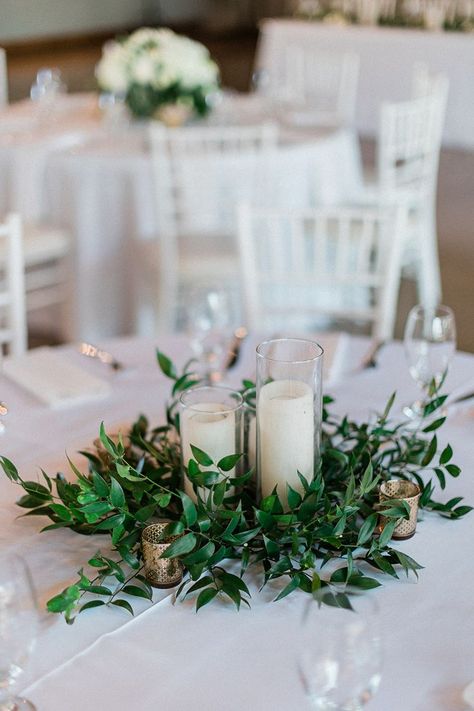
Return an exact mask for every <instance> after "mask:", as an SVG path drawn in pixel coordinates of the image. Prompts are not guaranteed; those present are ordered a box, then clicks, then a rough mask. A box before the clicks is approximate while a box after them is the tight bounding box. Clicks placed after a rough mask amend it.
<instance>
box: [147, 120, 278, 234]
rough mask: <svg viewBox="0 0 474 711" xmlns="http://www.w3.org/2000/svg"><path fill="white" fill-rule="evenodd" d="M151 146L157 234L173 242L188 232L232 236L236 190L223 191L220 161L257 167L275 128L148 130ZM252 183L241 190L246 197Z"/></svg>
mask: <svg viewBox="0 0 474 711" xmlns="http://www.w3.org/2000/svg"><path fill="white" fill-rule="evenodd" d="M150 140H151V146H152V156H153V166H154V180H155V189H156V199H157V204H158V215H157V217H158V222H159V232H160V234H166V235H167V236H169V237H171V238H173V237H177V236H178V235H180V234H183V233H191V232H193V231H195V232H206V231H207V232H212V231H219V232H224V233H228V232H234V231H235V230H234V225H235V205H236V204H237V203H238V202H239V199H238V198H239V197H240V196H236V193H235V190H236V188H235V187H234V189H233V190H232V189H227V186H226V183H225V180H223V178H225V176H223V175H222V164H223V162H222V159H223V157H225V155H228V156H229V157H232V158H235V159H236V161H238V160H239V157H244V158H245V156H246V157H247V158H248V159H249V160H250V161H252V160H253V159H255V161H258V162H259V163H261V162H262V161H264V160H265V158H266V157H267V156H268V157H269V156H270V154H271V153H272V151H273V149H274V148H275V146H276V145H277V142H278V128H277V126H276V125H274V124H268V125H267V124H263V125H259V126H222V127H221V126H205V127H200V126H197V127H184V128H173V129H168V128H166V127H164V126H160V125H153V126H152V127H151V129H150ZM247 167H248V168H252V167H253V164H252V163H251V164H250V165H249V166H247ZM256 167H258V166H256ZM246 172H247V174H248V175H252V172H254V171H252V170H247V171H246ZM255 177H256V176H253V177H252V179H251V180H245V181H243V182H245V184H246V185H243V186H242V185H240V188H241V189H244V190H248V191H249V192H250V191H251V184H252V180H253V179H254V178H255ZM240 182H242V181H240ZM237 183H239V181H236V184H237ZM240 199H243V198H242V197H240Z"/></svg>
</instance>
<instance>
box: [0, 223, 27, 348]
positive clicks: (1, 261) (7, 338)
mask: <svg viewBox="0 0 474 711" xmlns="http://www.w3.org/2000/svg"><path fill="white" fill-rule="evenodd" d="M26 347H27V339H26V305H25V278H24V263H23V249H22V229H21V221H20V217H19V216H18V215H13V214H12V215H9V216H8V217H7V218H6V220H5V222H3V223H0V349H1V350H2V351H3V349H5V350H7V351H8V353H9V354H11V355H13V356H17V355H21V354H22V353H24V352H25V350H26Z"/></svg>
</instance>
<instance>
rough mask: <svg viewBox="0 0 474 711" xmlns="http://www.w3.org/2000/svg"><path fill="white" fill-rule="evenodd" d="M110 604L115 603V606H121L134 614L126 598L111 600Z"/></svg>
mask: <svg viewBox="0 0 474 711" xmlns="http://www.w3.org/2000/svg"><path fill="white" fill-rule="evenodd" d="M112 605H116V606H117V607H121V608H122V609H124V610H126V611H127V612H129V613H130V614H131V615H132V616H133V615H134V612H133V607H132V606H131V605H130V603H129V602H127V601H126V600H122V599H119V600H113V601H112Z"/></svg>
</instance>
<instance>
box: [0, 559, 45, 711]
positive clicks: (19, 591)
mask: <svg viewBox="0 0 474 711" xmlns="http://www.w3.org/2000/svg"><path fill="white" fill-rule="evenodd" d="M38 627H39V613H38V608H37V604H36V596H35V592H34V587H33V581H32V578H31V573H30V571H29V569H28V566H27V565H26V563H25V561H24V560H23V559H22V558H20V557H18V556H16V555H4V554H2V555H1V556H0V711H27V710H29V711H31V710H34V708H35V707H34V706H33V704H32V703H31V702H29V701H27V700H26V699H22V698H18V697H14V696H13V695H12V687H13V686H14V684H15V683H16V681H17V679H18V678H19V677H20V675H21V674H22V672H23V671H24V667H25V664H26V661H27V659H28V656H29V654H30V652H31V651H32V649H33V646H34V643H35V640H36V635H37V631H38Z"/></svg>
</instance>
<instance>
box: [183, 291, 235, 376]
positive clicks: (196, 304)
mask: <svg viewBox="0 0 474 711" xmlns="http://www.w3.org/2000/svg"><path fill="white" fill-rule="evenodd" d="M186 331H187V333H188V336H189V339H190V344H191V348H192V350H193V353H194V355H195V356H196V360H197V362H198V364H199V370H200V374H201V375H202V376H203V378H204V379H205V380H206V381H207V382H210V383H215V382H219V381H220V380H221V379H222V371H223V368H224V361H225V356H226V355H227V353H228V351H229V342H230V338H231V334H232V309H231V305H230V298H229V294H228V293H227V292H226V291H224V290H223V289H209V290H207V289H201V290H199V289H196V290H194V291H193V293H192V294H191V295H190V298H189V302H188V305H187V307H186Z"/></svg>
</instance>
